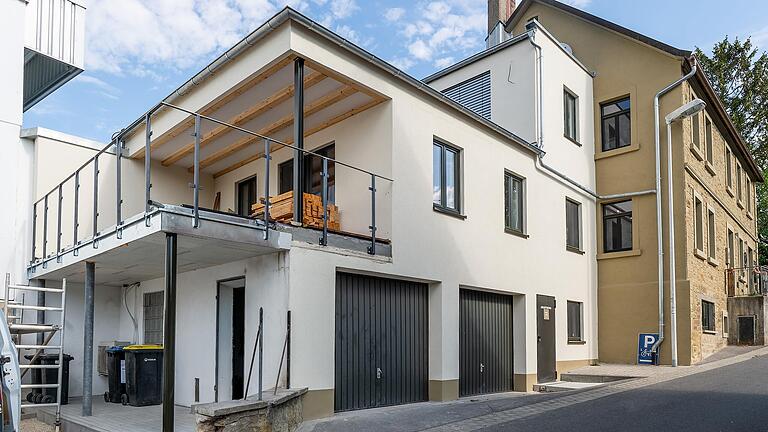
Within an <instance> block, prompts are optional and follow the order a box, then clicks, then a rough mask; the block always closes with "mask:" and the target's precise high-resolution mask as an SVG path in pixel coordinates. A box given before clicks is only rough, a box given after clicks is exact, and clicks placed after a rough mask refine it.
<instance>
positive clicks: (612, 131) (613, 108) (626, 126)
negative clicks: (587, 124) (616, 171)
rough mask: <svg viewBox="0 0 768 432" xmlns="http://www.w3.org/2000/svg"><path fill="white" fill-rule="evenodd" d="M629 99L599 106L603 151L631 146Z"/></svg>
mask: <svg viewBox="0 0 768 432" xmlns="http://www.w3.org/2000/svg"><path fill="white" fill-rule="evenodd" d="M629 108H630V104H629V98H625V99H621V100H618V101H616V102H611V103H606V104H602V105H600V113H601V118H602V134H603V151H609V150H615V149H618V148H622V147H628V146H629V145H630V144H631V124H630V123H631V120H630V109H629Z"/></svg>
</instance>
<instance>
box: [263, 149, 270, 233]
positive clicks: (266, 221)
mask: <svg viewBox="0 0 768 432" xmlns="http://www.w3.org/2000/svg"><path fill="white" fill-rule="evenodd" d="M270 146H271V143H270V142H269V139H267V138H265V139H264V179H265V180H264V240H267V239H269V162H270V159H271V158H272V157H271V156H270V155H269V150H270Z"/></svg>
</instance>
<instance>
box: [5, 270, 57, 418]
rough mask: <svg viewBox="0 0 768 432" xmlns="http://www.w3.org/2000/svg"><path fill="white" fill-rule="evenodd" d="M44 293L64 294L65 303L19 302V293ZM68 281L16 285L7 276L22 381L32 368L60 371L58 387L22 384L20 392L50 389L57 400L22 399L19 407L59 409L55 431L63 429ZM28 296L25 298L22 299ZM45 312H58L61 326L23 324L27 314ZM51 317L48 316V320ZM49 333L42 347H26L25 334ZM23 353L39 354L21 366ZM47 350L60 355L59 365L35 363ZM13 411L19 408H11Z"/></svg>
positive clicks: (8, 311) (8, 303) (11, 329)
mask: <svg viewBox="0 0 768 432" xmlns="http://www.w3.org/2000/svg"><path fill="white" fill-rule="evenodd" d="M29 291H31V292H38V293H39V292H43V293H46V294H47V293H51V294H60V298H61V302H60V305H58V306H37V305H27V304H24V302H23V301H21V302H19V301H16V299H18V298H19V294H21V293H24V292H29ZM66 294H67V280H66V279H62V281H61V288H45V287H36V286H29V285H18V284H17V285H14V284H11V277H10V275H9V274H6V275H5V299H6V300H5V301H4V305H3V312H4V316H6V317H8V318H7V321H8V330H9V332H10V334H11V335H12V337H14V338H15V341H12V344H13V347H14V349H15V350H16V351H17V352H16V354H17V358H18V368H19V370H20V372H21V373H20V374H19V378H18V379H19V382H21V379H22V378H23V377H24V375H25V374H26V373H27V371H29V370H30V369H39V370H41V372H44V370H45V369H57V370H58V379H57V381H56V384H42V383H38V384H21V385H20V389H21V391H22V392H24V391H25V390H34V389H39V390H40V391H42V392H45V391H46V389H52V388H55V389H56V401H55V402H44V403H23V402H21V399H19V408H44V407H54V406H55V407H56V421H55V424H54V426H55V429H56V430H57V431H58V430H60V426H61V390H62V378H63V370H64V369H63V368H64V322H65V318H66V303H67V296H66ZM21 297H22V298H23V297H24V296H23V295H22V296H21ZM25 310H29V311H45V312H58V313H59V314H58V315H59V320H58V323H54V324H39V323H38V324H25V323H23V322H22V321H21V316H22V313H23V311H25ZM47 315H48V314H46V319H48V317H47ZM39 333H42V334H46V333H47V336H46V337H45V339H44V341H43V344H42V345H34V344H25V343H24V342H22V337H23V335H28V334H39ZM56 333H58V334H59V338H58V341H57V344H56V345H53V344H51V341H52V340H53V338H54V336H55V335H56ZM22 350H35V354H34V356H33V357H32V359H31V360H30V361H29V363H27V364H21V358H22V356H21V351H22ZM45 350H54V351H56V352H58V354H59V362H58V364H57V365H44V364H34V363H35V361H36V360H37V359H38V358H39V356H40V355H41V354H44V352H45ZM11 408H12V409H13V408H15V407H11Z"/></svg>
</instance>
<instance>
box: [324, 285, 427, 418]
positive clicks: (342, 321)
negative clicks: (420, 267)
mask: <svg viewBox="0 0 768 432" xmlns="http://www.w3.org/2000/svg"><path fill="white" fill-rule="evenodd" d="M427 329H428V320H427V286H426V285H425V284H421V283H415V282H406V281H400V280H394V279H385V278H378V277H371V276H362V275H355V274H348V273H337V275H336V347H335V349H336V367H335V371H336V376H335V392H334V398H335V400H334V409H335V410H336V411H348V410H356V409H363V408H373V407H380V406H387V405H397V404H405V403H410V402H420V401H424V400H426V399H427V379H428V377H427V372H428V360H427V353H428V348H429V346H428V345H429V344H428V340H427Z"/></svg>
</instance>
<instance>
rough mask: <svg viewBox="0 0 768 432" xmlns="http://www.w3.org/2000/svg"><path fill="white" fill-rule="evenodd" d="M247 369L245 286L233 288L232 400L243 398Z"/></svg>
mask: <svg viewBox="0 0 768 432" xmlns="http://www.w3.org/2000/svg"><path fill="white" fill-rule="evenodd" d="M244 370H245V288H242V287H241V288H234V289H233V290H232V400H238V399H242V398H243V396H245V395H244V394H243V387H244V385H243V373H244Z"/></svg>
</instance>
